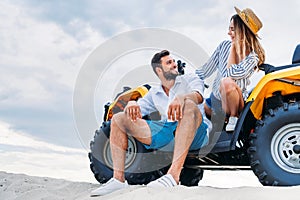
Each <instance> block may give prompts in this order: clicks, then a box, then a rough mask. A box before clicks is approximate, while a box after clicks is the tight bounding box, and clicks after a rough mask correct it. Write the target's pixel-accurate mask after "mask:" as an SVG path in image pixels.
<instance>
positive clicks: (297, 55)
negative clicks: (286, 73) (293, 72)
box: [258, 44, 300, 74]
mask: <svg viewBox="0 0 300 200" xmlns="http://www.w3.org/2000/svg"><path fill="white" fill-rule="evenodd" d="M299 65H300V44H298V45H297V47H296V49H295V51H294V55H293V59H292V64H291V65H284V66H279V67H274V66H273V65H270V64H262V65H260V66H259V67H258V68H259V69H261V70H263V71H265V74H269V73H271V72H275V71H279V70H283V69H287V68H291V67H296V66H299Z"/></svg>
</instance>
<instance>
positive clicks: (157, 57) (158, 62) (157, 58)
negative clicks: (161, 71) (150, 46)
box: [151, 50, 170, 74]
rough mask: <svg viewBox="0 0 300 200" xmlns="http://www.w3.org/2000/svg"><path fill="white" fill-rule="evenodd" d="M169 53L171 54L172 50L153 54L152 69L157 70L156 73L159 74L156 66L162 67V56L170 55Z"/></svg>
mask: <svg viewBox="0 0 300 200" xmlns="http://www.w3.org/2000/svg"><path fill="white" fill-rule="evenodd" d="M168 55H170V52H169V51H168V50H162V51H161V52H159V53H156V54H155V55H154V56H153V58H152V60H151V66H152V69H153V71H154V72H155V74H157V73H156V70H155V69H156V67H159V68H161V58H162V57H165V56H168Z"/></svg>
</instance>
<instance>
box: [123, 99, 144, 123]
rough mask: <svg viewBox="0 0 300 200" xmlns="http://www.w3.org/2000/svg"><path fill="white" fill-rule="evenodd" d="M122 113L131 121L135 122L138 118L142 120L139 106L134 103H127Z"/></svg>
mask: <svg viewBox="0 0 300 200" xmlns="http://www.w3.org/2000/svg"><path fill="white" fill-rule="evenodd" d="M124 112H125V114H126V115H127V117H128V118H129V119H131V120H132V121H136V120H137V119H138V118H142V113H141V109H140V106H139V105H138V104H137V102H136V101H129V102H128V104H127V106H126V107H125V109H124Z"/></svg>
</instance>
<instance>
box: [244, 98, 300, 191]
mask: <svg viewBox="0 0 300 200" xmlns="http://www.w3.org/2000/svg"><path fill="white" fill-rule="evenodd" d="M248 153H249V157H250V165H251V167H252V169H253V171H254V173H255V174H256V176H257V177H258V178H259V181H260V182H261V183H262V184H263V185H278V186H292V185H300V102H295V103H290V104H288V103H284V104H283V106H282V107H279V108H276V109H271V110H269V112H268V114H266V115H265V116H264V118H263V120H259V121H258V122H257V126H256V129H255V132H254V133H252V134H250V147H249V149H248Z"/></svg>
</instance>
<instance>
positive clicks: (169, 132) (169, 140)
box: [144, 120, 208, 150]
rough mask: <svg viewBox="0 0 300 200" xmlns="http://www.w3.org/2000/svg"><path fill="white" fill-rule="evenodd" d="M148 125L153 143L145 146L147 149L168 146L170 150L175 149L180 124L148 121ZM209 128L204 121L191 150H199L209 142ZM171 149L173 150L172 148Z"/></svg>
mask: <svg viewBox="0 0 300 200" xmlns="http://www.w3.org/2000/svg"><path fill="white" fill-rule="evenodd" d="M146 122H147V123H148V125H149V127H150V130H151V134H152V142H151V144H150V145H146V144H144V146H145V148H146V149H160V148H163V147H164V146H166V145H168V144H170V145H168V147H169V148H168V149H169V150H173V148H174V133H175V130H176V128H177V124H178V122H167V121H151V120H146ZM207 129H208V126H207V124H206V123H204V121H202V123H201V124H200V126H199V128H198V130H197V132H196V134H195V137H194V140H193V142H192V144H191V146H190V150H198V149H200V148H201V147H203V146H204V145H206V144H207V142H208V134H207ZM170 147H171V148H170Z"/></svg>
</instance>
